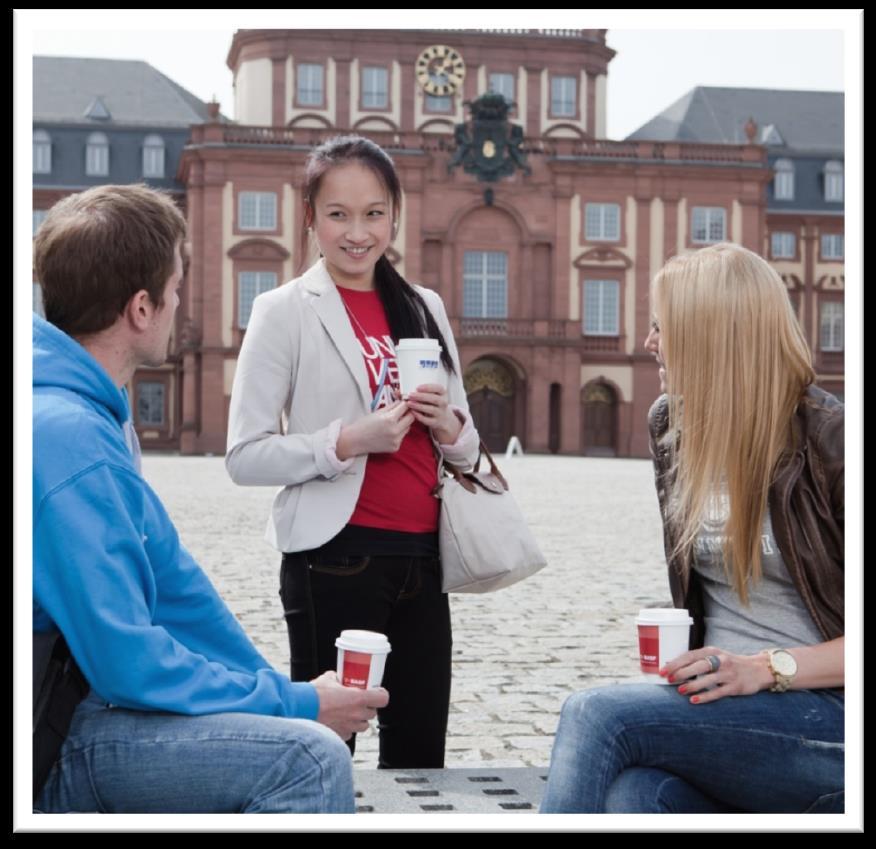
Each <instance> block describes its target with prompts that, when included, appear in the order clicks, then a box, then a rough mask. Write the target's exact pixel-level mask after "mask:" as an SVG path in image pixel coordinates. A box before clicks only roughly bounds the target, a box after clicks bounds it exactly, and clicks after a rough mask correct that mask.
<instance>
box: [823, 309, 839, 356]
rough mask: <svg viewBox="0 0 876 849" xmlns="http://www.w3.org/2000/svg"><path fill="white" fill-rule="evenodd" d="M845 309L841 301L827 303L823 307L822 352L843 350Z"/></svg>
mask: <svg viewBox="0 0 876 849" xmlns="http://www.w3.org/2000/svg"><path fill="white" fill-rule="evenodd" d="M843 318H844V309H843V303H842V302H841V301H827V302H826V303H823V304H822V305H821V350H822V351H842V350H843Z"/></svg>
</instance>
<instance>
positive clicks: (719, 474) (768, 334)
mask: <svg viewBox="0 0 876 849" xmlns="http://www.w3.org/2000/svg"><path fill="white" fill-rule="evenodd" d="M652 300H653V304H654V309H655V313H656V317H657V322H658V325H659V329H660V337H661V345H662V350H663V361H664V364H665V368H666V389H667V393H668V395H669V430H668V432H667V437H666V438H667V440H668V443H669V446H670V448H671V451H672V469H673V474H672V475H671V476H670V480H672V481H673V484H672V490H671V494H670V498H669V520H670V522H672V524H673V525H674V528H675V531H676V538H677V539H678V544H677V547H676V551H675V552H674V554H675V555H685V560H687V559H688V558H687V556H686V555H688V554H689V553H690V551H691V549H692V546H693V543H694V540H695V538H696V536H697V534H698V532H699V530H700V527H701V524H702V517H703V515H704V512H705V509H706V507H707V505H708V502H709V499H710V498H711V497H713V496H714V495H715V494H716V493H717V492H719V491H721V490H722V489H723V488H724V487H726V491H727V494H728V495H729V501H730V513H729V518H728V519H727V523H726V525H725V529H724V534H725V540H724V563H725V569H727V570H728V575H729V574H730V572H731V570H732V580H733V586H734V588H735V589H736V592H737V594H738V595H739V597H740V599H741V600H742V602H743V603H747V601H748V592H747V583H748V581H749V579H750V578H753V579H754V580H758V579H759V578H760V576H761V533H762V532H761V527H762V523H763V517H764V512H765V510H766V507H767V497H768V493H769V487H770V483H771V481H772V478H773V473H774V471H775V468H776V464H777V463H778V460H779V458H780V457H781V455H782V452H783V451H784V450H785V448H786V447H788V445H789V443H790V440H791V435H792V432H791V421H792V418H793V415H794V411H795V409H796V407H797V404H798V403H799V401H800V399H801V396H802V394H803V392H804V390H805V389H806V387H807V386H808V385H809V384H810V383H812V382H813V381H814V379H815V373H814V371H813V369H812V357H811V353H810V351H809V346H808V345H807V343H806V339H805V338H804V336H803V332H802V330H801V329H800V325H799V324H798V322H797V318H796V316H795V315H794V312H793V309H792V307H791V303H790V300H789V298H788V293H787V291H786V289H785V285H784V284H783V283H782V280H781V278H780V277H779V275H778V274H777V273H776V271H775V270H774V269H773V268H772V267H771V266H770V265H769V264H768V263H767V262H765V261H764V260H763V259H761V258H760V257H759V256H758V255H757V254H754V253H752V252H751V251H749V250H746V249H745V248H743V247H740V246H739V245H734V244H727V243H722V244H718V245H712V246H710V247H708V248H703V249H702V250H698V251H696V252H694V253H691V254H687V255H685V256H678V257H675V258H673V259H671V260H669V262H668V263H667V264H666V265H665V266H664V267H663V269H661V271H660V272H659V273H658V274H657V276H656V277H655V278H654V283H653V287H652Z"/></svg>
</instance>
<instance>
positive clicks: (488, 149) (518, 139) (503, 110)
mask: <svg viewBox="0 0 876 849" xmlns="http://www.w3.org/2000/svg"><path fill="white" fill-rule="evenodd" d="M465 105H466V106H468V107H469V109H470V111H471V122H470V123H469V124H457V125H456V129H455V130H454V132H453V136H454V139H455V141H456V154H455V155H454V157H453V159H451V160H450V162H449V164H448V165H447V170H448V171H452V170H453V169H454V168H455V167H456V166H457V165H460V164H461V165H462V167H463V170H464V171H465V173H466V174H474V175H475V176H476V177H477V178H478V180H480V181H482V182H485V183H495V182H496V181H497V180H500V179H501V178H502V177H507V176H509V175H511V174H513V173H514V171H515V170H516V169H517V168H519V169H520V170H521V171H523V173H524V174H529V173H531V171H530V168H529V166H528V165H527V164H526V154H525V153H524V152H523V150H522V145H523V127H520V126H518V125H517V124H511V123H509V121H508V112H509V110H510V109H511V107H512V106H514V104H513V103H511V102H510V101H508V100H506V99H505V98H504V97H503V96H502V95H501V94H493V93H490V94H484V95H482V96H481V97H479V98H478V99H477V100H475V101H469V100H467V101H466V102H465Z"/></svg>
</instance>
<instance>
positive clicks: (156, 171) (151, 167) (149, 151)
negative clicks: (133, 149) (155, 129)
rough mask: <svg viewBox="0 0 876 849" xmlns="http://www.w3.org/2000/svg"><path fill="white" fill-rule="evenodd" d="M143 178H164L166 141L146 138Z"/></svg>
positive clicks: (158, 138)
mask: <svg viewBox="0 0 876 849" xmlns="http://www.w3.org/2000/svg"><path fill="white" fill-rule="evenodd" d="M143 176H144V177H155V178H161V177H164V139H162V138H161V136H154V135H153V136H146V139H145V141H144V142H143Z"/></svg>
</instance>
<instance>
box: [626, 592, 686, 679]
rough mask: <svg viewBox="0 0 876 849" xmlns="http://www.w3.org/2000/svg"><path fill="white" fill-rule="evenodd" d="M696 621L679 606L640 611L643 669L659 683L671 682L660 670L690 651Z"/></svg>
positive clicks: (640, 659)
mask: <svg viewBox="0 0 876 849" xmlns="http://www.w3.org/2000/svg"><path fill="white" fill-rule="evenodd" d="M692 624H693V619H691V617H690V614H689V613H688V612H687V611H686V610H680V609H678V608H675V607H646V608H643V609H642V610H640V611H639V615H638V616H637V617H636V626H637V627H638V630H639V664H640V667H641V669H642V672H644V673H645V674H646V675H654V676H656V679H655V680H656V681H657V683H660V684H665V683H668V682H666V681H665V680H664V679H663V678H661V677H660V675H659V673H660V670H661V669H663V667H664V666H665V665H666V664H667V663H668V662H669V661H670V660H675V658H677V657H678V656H679V655H682V654H684V653H685V652H686V651H687V650H688V647H689V645H690V626H691V625H692Z"/></svg>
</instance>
